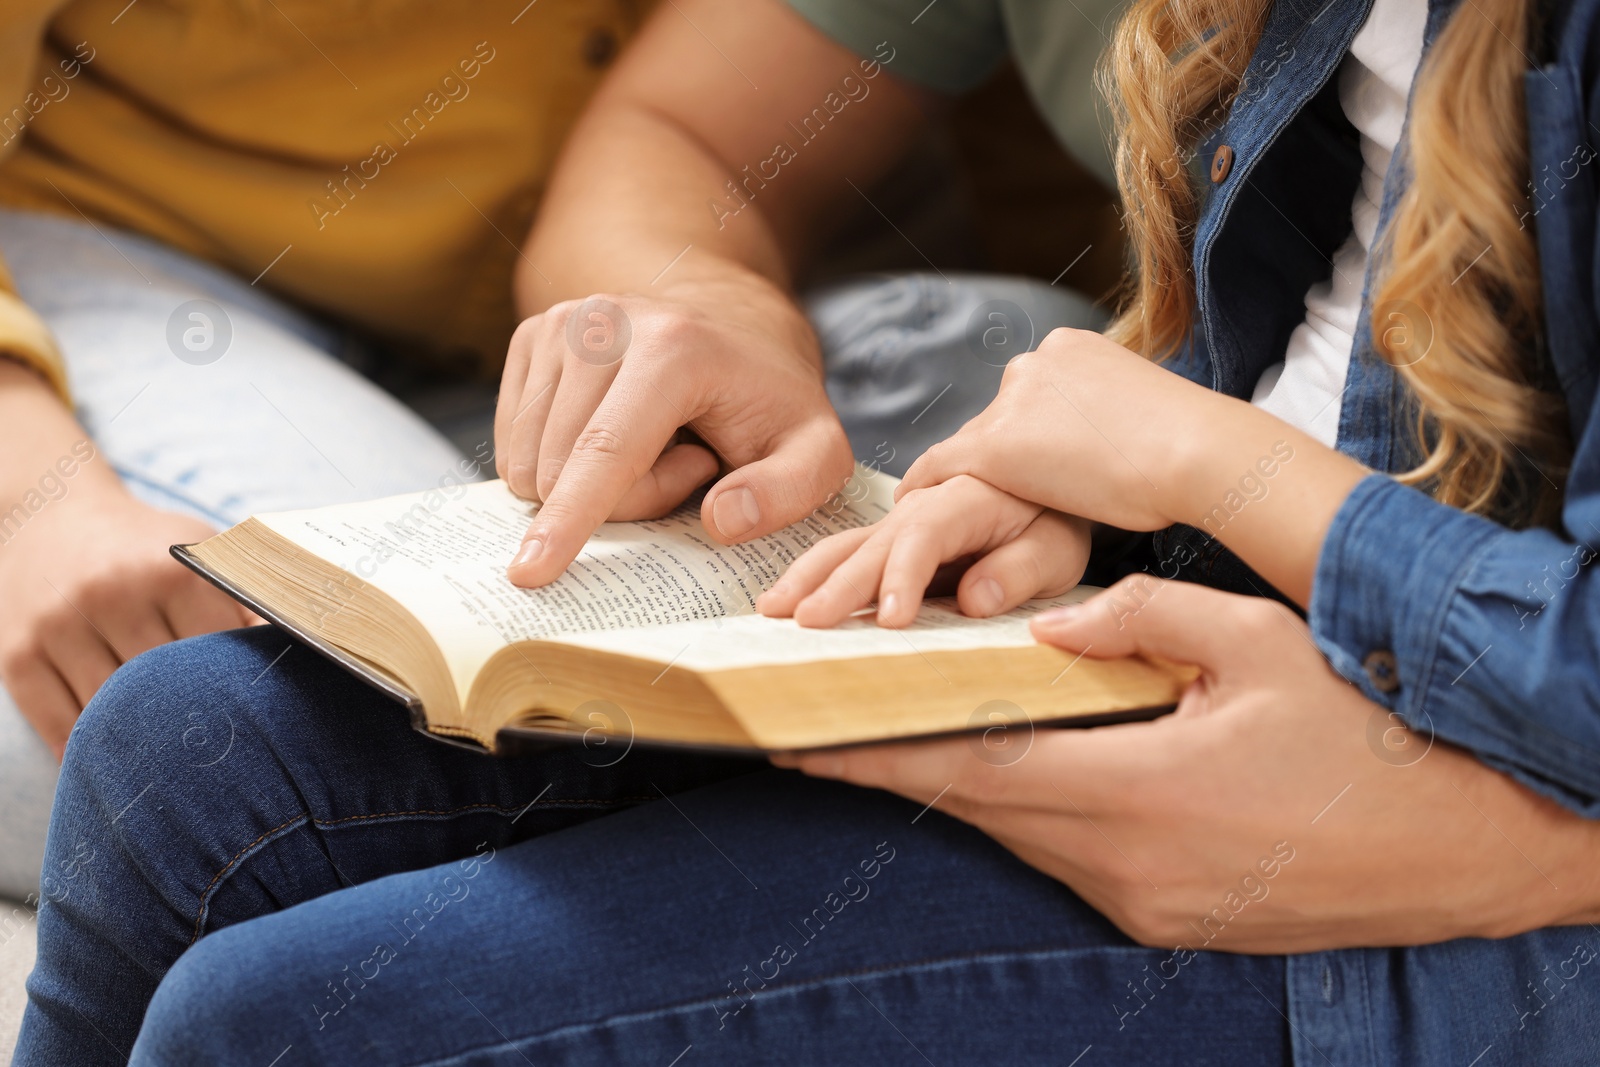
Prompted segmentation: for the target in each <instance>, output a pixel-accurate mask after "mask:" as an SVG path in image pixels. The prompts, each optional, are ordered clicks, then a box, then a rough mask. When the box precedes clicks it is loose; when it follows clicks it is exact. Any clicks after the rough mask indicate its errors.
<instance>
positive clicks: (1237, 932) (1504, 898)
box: [776, 576, 1600, 953]
mask: <svg viewBox="0 0 1600 1067" xmlns="http://www.w3.org/2000/svg"><path fill="white" fill-rule="evenodd" d="M1034 633H1035V635H1036V636H1037V637H1038V638H1039V639H1040V640H1043V641H1047V642H1049V643H1051V644H1055V645H1059V646H1060V647H1062V648H1064V649H1067V650H1069V651H1074V652H1082V653H1084V654H1086V655H1088V656H1092V657H1102V656H1103V657H1114V656H1122V655H1127V654H1130V653H1135V652H1138V653H1145V654H1150V655H1156V656H1161V657H1166V658H1169V659H1173V660H1178V661H1181V662H1188V663H1194V664H1197V665H1199V666H1200V668H1201V670H1202V674H1201V676H1200V677H1199V678H1198V679H1197V680H1196V681H1195V682H1194V683H1193V684H1192V685H1191V686H1190V687H1189V689H1188V690H1187V691H1186V692H1185V693H1184V695H1183V699H1182V702H1181V704H1180V705H1179V708H1178V710H1177V712H1176V713H1174V714H1172V715H1169V716H1167V717H1165V718H1162V719H1159V720H1156V721H1154V722H1151V723H1141V724H1136V725H1126V726H1111V727H1103V728H1099V729H1093V730H1041V731H1038V732H1037V733H1034V732H1032V731H1031V729H1029V728H1028V727H1011V728H1009V730H1008V731H1003V733H1004V736H1003V737H995V736H992V735H995V734H996V731H993V730H991V731H989V732H988V733H987V734H985V735H984V737H983V738H982V739H981V740H979V739H977V738H972V739H957V740H951V741H938V742H928V743H921V744H906V745H896V746H884V747H870V748H862V749H856V750H852V751H846V752H830V753H817V754H810V755H800V756H798V757H794V756H791V757H783V758H780V759H779V760H777V761H776V762H779V763H782V764H784V765H786V766H798V767H799V768H800V769H801V770H804V771H805V772H807V773H809V774H816V775H822V776H826V777H833V778H842V779H845V780H848V781H852V782H856V783H858V784H861V785H867V786H877V787H880V788H885V789H890V790H892V791H894V792H897V793H901V794H903V795H905V796H907V797H909V798H911V799H912V800H915V801H917V802H918V803H929V802H932V804H933V806H935V807H937V808H939V809H940V810H942V811H946V812H948V813H950V814H952V815H955V816H957V817H958V818H961V819H964V820H966V821H968V822H970V823H972V824H973V825H975V826H977V827H979V828H980V829H982V830H984V831H986V832H987V833H989V834H990V835H992V836H993V837H994V838H996V839H997V840H998V841H1000V842H1001V843H1002V844H1004V845H1006V846H1007V847H1008V848H1010V849H1011V850H1012V851H1013V852H1015V853H1016V854H1017V855H1018V856H1019V857H1021V858H1022V859H1023V860H1025V861H1027V862H1028V863H1030V864H1032V865H1033V866H1035V867H1037V868H1039V869H1040V870H1042V871H1044V872H1045V873H1047V874H1049V875H1051V876H1053V877H1055V878H1058V879H1060V880H1061V881H1062V882H1065V883H1066V884H1067V885H1069V886H1071V887H1072V888H1073V889H1074V890H1075V891H1077V893H1078V894H1079V895H1080V896H1082V897H1083V898H1084V899H1085V900H1086V901H1088V902H1089V903H1090V904H1092V905H1093V906H1094V907H1095V908H1097V909H1098V910H1100V911H1101V912H1103V913H1104V914H1105V915H1107V916H1108V917H1109V918H1111V920H1112V921H1113V922H1115V923H1116V924H1117V925H1118V926H1119V927H1120V928H1121V929H1122V930H1124V931H1125V932H1126V933H1128V935H1129V936H1131V937H1133V938H1134V939H1135V940H1137V941H1140V942H1142V943H1144V944H1148V945H1159V946H1164V947H1171V946H1174V945H1176V946H1182V947H1186V948H1189V949H1194V950H1198V949H1201V948H1212V949H1222V950H1227V951H1237V952H1257V953H1279V952H1303V951H1312V950H1318V949H1326V948H1334V947H1344V946H1354V945H1406V944H1420V943H1426V942H1433V941H1441V940H1447V939H1450V938H1456V937H1464V936H1480V937H1503V936H1509V935H1511V934H1516V933H1520V932H1524V931H1527V930H1531V929H1536V928H1539V927H1543V926H1550V925H1558V924H1563V923H1571V922H1579V921H1582V922H1593V921H1595V919H1596V918H1597V917H1600V870H1597V868H1596V865H1595V863H1594V856H1595V855H1597V854H1600V822H1595V821H1590V820H1586V819H1583V818H1580V817H1579V816H1576V815H1574V814H1572V813H1571V812H1569V811H1567V810H1566V809H1564V808H1562V807H1560V806H1558V805H1557V804H1555V803H1553V802H1551V801H1548V800H1545V799H1544V798H1542V797H1538V796H1535V795H1534V794H1532V793H1530V792H1528V791H1527V790H1525V789H1523V788H1522V787H1521V786H1519V785H1517V784H1515V783H1514V782H1512V781H1511V780H1510V779H1509V778H1506V777H1504V776H1503V775H1501V774H1499V773H1497V772H1495V771H1492V770H1490V769H1488V768H1487V767H1485V766H1483V765H1482V764H1481V763H1479V762H1478V761H1477V760H1475V759H1473V758H1472V757H1471V756H1469V755H1467V754H1465V753H1463V752H1461V751H1459V750H1456V749H1453V748H1450V747H1448V746H1446V745H1444V744H1443V743H1431V744H1430V741H1429V740H1428V739H1426V738H1423V737H1419V736H1417V735H1414V734H1410V733H1408V732H1406V731H1405V730H1404V729H1403V728H1402V727H1400V726H1399V724H1398V721H1397V720H1394V719H1393V718H1392V717H1391V716H1390V715H1389V714H1388V713H1387V712H1385V711H1384V709H1382V708H1380V707H1378V706H1377V705H1374V704H1372V703H1370V702H1368V701H1367V700H1365V699H1364V698H1363V697H1362V696H1361V695H1360V694H1359V693H1358V692H1357V691H1356V690H1355V689H1354V688H1353V687H1351V686H1350V685H1349V684H1348V683H1346V682H1345V681H1343V680H1342V679H1340V678H1339V677H1338V676H1337V675H1335V674H1334V673H1333V672H1332V671H1331V670H1329V669H1328V667H1327V666H1326V664H1325V663H1324V661H1323V659H1322V656H1321V655H1320V654H1319V653H1318V652H1317V650H1316V649H1315V648H1314V647H1313V646H1312V644H1311V639H1310V636H1309V634H1308V632H1307V630H1306V627H1305V626H1304V624H1303V623H1301V622H1300V620H1299V619H1298V618H1296V617H1295V616H1294V615H1293V614H1291V613H1290V612H1289V611H1288V610H1287V609H1285V608H1283V607H1282V606H1280V605H1278V604H1276V603H1274V602H1272V601H1267V600H1257V599H1254V598H1245V597H1238V596H1233V595H1230V594H1225V593H1219V592H1216V591H1214V590H1209V589H1206V588H1204V587H1201V586H1196V585H1190V584H1185V583H1177V582H1162V581H1159V580H1156V579H1153V578H1149V577H1144V576H1141V577H1137V578H1134V579H1131V580H1128V581H1124V582H1121V583H1119V584H1118V585H1117V586H1116V587H1114V588H1113V589H1111V590H1109V591H1107V592H1106V593H1104V594H1101V595H1100V596H1099V597H1096V598H1094V599H1092V600H1090V601H1088V602H1087V603H1085V604H1083V605H1081V606H1079V607H1078V609H1077V610H1076V611H1075V612H1074V611H1072V610H1071V609H1068V610H1067V611H1066V612H1065V613H1063V614H1052V615H1049V616H1041V617H1040V618H1039V619H1038V620H1035V623H1034ZM991 742H998V747H996V748H990V747H986V745H988V744H989V743H991ZM1018 753H1022V754H1021V755H1020V758H1019V756H1018Z"/></svg>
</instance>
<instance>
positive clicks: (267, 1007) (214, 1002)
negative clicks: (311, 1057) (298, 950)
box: [131, 927, 296, 1064]
mask: <svg viewBox="0 0 1600 1067" xmlns="http://www.w3.org/2000/svg"><path fill="white" fill-rule="evenodd" d="M250 942H251V938H250V936H249V932H248V931H247V930H244V929H242V928H240V927H230V928H228V929H225V930H219V931H217V932H216V933H214V934H209V935H207V936H206V937H203V938H201V939H200V941H198V942H197V943H196V944H195V945H194V947H192V948H190V949H189V951H187V952H185V953H184V954H183V955H182V956H181V957H179V958H178V962H177V963H176V964H174V965H173V967H172V969H171V970H170V971H168V972H167V973H166V976H165V977H164V978H162V979H161V985H160V986H159V987H157V989H156V994H155V997H154V998H153V999H152V1000H151V1001H150V1006H149V1008H148V1009H146V1011H145V1016H144V1022H143V1024H142V1026H141V1028H140V1031H139V1040H138V1043H137V1045H135V1047H134V1052H133V1056H132V1061H131V1062H132V1063H159V1064H177V1063H196V1064H198V1063H243V1062H251V1061H253V1060H255V1059H257V1058H260V1059H262V1061H263V1062H265V1060H267V1059H271V1058H272V1055H273V1054H275V1053H276V1051H277V1049H274V1050H273V1052H272V1053H268V1054H267V1055H266V1056H264V1057H263V1056H262V1055H261V1053H262V1051H263V1050H264V1049H265V1048H266V1047H267V1045H268V1044H269V1043H270V1042H271V1039H272V1038H273V1036H274V1035H273V1031H274V1030H275V1029H276V1028H277V1025H281V1023H282V1022H283V1021H284V1019H285V1016H286V1014H287V1012H288V1008H289V1001H290V999H291V997H290V994H289V992H288V990H287V989H286V988H283V984H284V983H285V982H288V981H290V980H292V976H293V974H294V973H295V971H296V969H295V968H293V967H292V966H286V965H282V964H275V965H266V964H264V962H261V961H257V962H252V961H251V959H250V958H249V957H248V956H247V955H246V954H245V950H246V948H247V947H248V944H249V943H250ZM286 1040H287V1039H286ZM280 1047H281V1046H280Z"/></svg>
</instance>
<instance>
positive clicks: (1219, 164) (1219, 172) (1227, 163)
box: [1211, 145, 1233, 185]
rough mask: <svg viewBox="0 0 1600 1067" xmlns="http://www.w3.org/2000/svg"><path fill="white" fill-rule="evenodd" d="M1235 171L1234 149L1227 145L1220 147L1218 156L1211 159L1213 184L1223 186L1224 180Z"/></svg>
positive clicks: (1218, 147)
mask: <svg viewBox="0 0 1600 1067" xmlns="http://www.w3.org/2000/svg"><path fill="white" fill-rule="evenodd" d="M1232 169H1233V149H1232V148H1229V147H1228V146H1227V145H1218V146H1217V154H1216V155H1214V156H1212V157H1211V184H1213V185H1221V184H1222V180H1223V179H1224V178H1226V177H1227V176H1228V172H1229V171H1230V170H1232Z"/></svg>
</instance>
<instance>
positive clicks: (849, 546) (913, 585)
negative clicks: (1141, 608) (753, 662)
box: [756, 475, 1089, 627]
mask: <svg viewBox="0 0 1600 1067" xmlns="http://www.w3.org/2000/svg"><path fill="white" fill-rule="evenodd" d="M972 556H977V557H981V558H979V559H978V561H977V562H976V563H974V564H973V565H972V566H971V567H969V568H967V571H966V573H965V574H963V575H962V577H961V582H960V584H959V585H958V586H957V587H956V603H957V604H958V605H959V606H960V608H961V610H962V611H963V612H964V613H966V614H967V615H972V616H975V617H986V616H989V615H998V614H999V613H1000V612H1002V611H1010V610H1011V609H1012V608H1014V607H1016V606H1017V605H1018V604H1020V603H1022V602H1023V601H1024V600H1028V599H1031V598H1033V597H1040V596H1056V595H1058V594H1060V593H1064V592H1066V591H1067V590H1068V589H1071V588H1072V587H1073V586H1075V585H1077V584H1078V580H1079V579H1080V578H1082V577H1083V568H1084V566H1085V565H1086V564H1087V563H1088V560H1089V524H1088V523H1086V522H1084V521H1083V520H1082V519H1077V518H1073V517H1071V516H1069V515H1061V514H1057V513H1055V512H1047V511H1045V510H1044V509H1043V508H1042V507H1040V506H1039V505H1037V504H1029V503H1026V502H1024V501H1022V500H1018V499H1017V498H1016V497H1014V496H1011V495H1010V494H1008V493H1003V492H1001V491H1000V490H998V489H996V488H994V486H992V485H989V484H988V483H986V482H982V481H979V480H978V479H977V478H972V477H968V476H966V475H958V476H957V477H955V478H952V479H950V480H949V481H947V482H942V483H940V484H938V485H934V486H929V487H928V488H926V489H919V490H916V491H914V492H910V493H904V494H902V495H901V496H900V499H899V500H898V501H897V502H896V503H895V506H894V509H893V510H892V511H890V513H889V514H888V515H887V516H886V517H885V518H883V519H882V520H881V521H879V522H876V523H874V524H872V525H871V526H865V527H862V528H861V529H858V530H847V531H845V532H844V533H838V534H834V535H833V536H832V537H827V538H824V539H823V540H821V541H819V542H817V543H816V544H815V545H813V546H812V547H811V549H810V550H809V551H808V552H806V554H805V555H803V556H801V557H800V558H799V559H798V560H796V561H795V562H794V564H793V565H791V566H790V567H789V569H788V571H787V572H785V573H784V576H783V578H782V579H780V580H779V581H778V582H777V583H776V584H775V585H773V587H772V588H771V589H769V590H767V591H766V592H765V593H763V594H762V595H761V597H760V598H759V599H758V600H757V601H756V608H757V610H758V611H760V612H761V613H762V614H763V615H771V616H785V615H793V616H794V619H795V621H796V622H798V623H799V624H800V625H801V626H819V627H826V626H837V625H838V624H839V623H841V622H843V621H844V620H845V619H846V618H847V617H849V616H850V615H851V614H852V613H853V612H855V611H857V610H859V609H861V608H864V607H866V606H867V605H868V604H870V603H872V602H873V601H874V600H876V601H877V603H878V625H880V626H888V627H901V626H909V625H910V624H911V623H912V622H914V621H915V620H916V618H917V610H918V608H920V607H921V605H922V597H923V594H924V592H925V591H926V590H927V588H928V585H929V583H931V582H932V581H933V579H934V575H935V574H936V573H937V572H938V570H939V568H940V567H941V566H943V565H945V564H948V563H954V562H956V561H958V560H962V559H966V558H969V557H972Z"/></svg>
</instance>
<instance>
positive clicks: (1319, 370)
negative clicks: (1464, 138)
mask: <svg viewBox="0 0 1600 1067" xmlns="http://www.w3.org/2000/svg"><path fill="white" fill-rule="evenodd" d="M1427 18H1428V5H1427V0H1374V2H1373V5H1372V11H1371V12H1370V13H1369V14H1368V15H1367V21H1366V22H1365V23H1363V24H1362V26H1361V31H1360V32H1359V33H1357V34H1356V36H1355V39H1354V40H1353V41H1351V42H1350V54H1349V55H1348V56H1346V57H1345V59H1344V62H1343V63H1342V64H1341V65H1340V67H1339V104H1340V106H1341V107H1342V108H1343V109H1344V113H1345V117H1346V118H1348V119H1349V120H1350V122H1351V123H1352V124H1353V125H1354V126H1355V128H1356V130H1357V132H1359V133H1360V134H1361V160H1362V166H1361V184H1360V186H1359V188H1357V190H1356V197H1355V202H1354V204H1352V205H1351V208H1350V214H1351V229H1352V232H1351V234H1350V237H1349V239H1348V240H1346V241H1345V243H1344V244H1343V245H1341V246H1340V247H1339V250H1338V251H1337V252H1335V253H1334V255H1333V273H1332V274H1331V275H1330V276H1329V278H1328V279H1327V280H1326V281H1321V282H1318V283H1317V284H1315V285H1313V286H1312V287H1311V288H1310V289H1308V290H1307V291H1306V317H1305V321H1304V322H1302V323H1301V324H1300V325H1299V326H1296V327H1295V329H1294V333H1292V334H1291V335H1290V336H1289V345H1288V347H1287V349H1286V350H1285V351H1284V357H1283V362H1281V363H1274V364H1273V365H1272V366H1270V367H1268V368H1267V369H1266V370H1265V371H1263V372H1262V374H1261V379H1260V380H1259V381H1258V382H1256V390H1255V394H1254V395H1253V396H1252V397H1251V398H1250V400H1251V403H1253V404H1255V405H1256V406H1257V407H1260V408H1262V409H1264V410H1266V411H1270V412H1272V413H1273V414H1274V415H1276V416H1278V417H1279V418H1280V419H1283V420H1284V421H1285V422H1288V423H1290V424H1292V425H1294V426H1297V427H1299V428H1300V429H1302V430H1304V431H1305V432H1306V433H1309V434H1310V435H1311V436H1312V437H1315V438H1316V439H1317V440H1319V441H1321V442H1322V443H1323V444H1325V445H1329V446H1332V445H1333V443H1334V440H1335V438H1336V437H1337V436H1338V434H1339V410H1340V407H1341V406H1342V405H1341V403H1340V401H1341V400H1342V399H1343V396H1344V384H1345V376H1346V374H1347V373H1348V372H1349V369H1350V350H1351V347H1352V346H1353V344H1354V339H1355V332H1356V320H1357V319H1358V318H1359V317H1360V314H1361V287H1362V284H1363V282H1364V280H1365V277H1366V272H1367V255H1368V253H1369V252H1370V251H1371V248H1372V241H1373V238H1374V237H1375V236H1376V234H1377V230H1378V207H1379V205H1380V204H1381V203H1382V202H1383V179H1384V175H1385V174H1387V173H1388V170H1389V159H1390V157H1391V156H1393V155H1394V149H1395V145H1397V144H1398V143H1399V141H1400V130H1401V126H1402V125H1403V124H1404V122H1405V115H1406V98H1407V97H1408V96H1409V95H1410V92H1411V82H1412V79H1414V78H1415V77H1416V73H1417V65H1418V63H1419V62H1420V61H1421V59H1422V35H1423V29H1424V26H1425V24H1426V22H1427Z"/></svg>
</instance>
